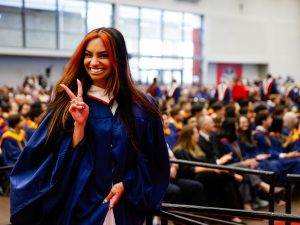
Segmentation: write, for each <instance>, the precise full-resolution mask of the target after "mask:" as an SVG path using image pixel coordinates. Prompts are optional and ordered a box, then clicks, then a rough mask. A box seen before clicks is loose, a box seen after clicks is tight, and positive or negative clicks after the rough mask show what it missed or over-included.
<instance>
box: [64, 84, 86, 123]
mask: <svg viewBox="0 0 300 225" xmlns="http://www.w3.org/2000/svg"><path fill="white" fill-rule="evenodd" d="M60 86H61V87H62V88H63V89H64V90H65V91H66V92H67V94H68V95H69V97H70V99H71V101H70V103H71V105H70V107H69V112H70V113H71V115H72V117H73V119H74V120H75V121H76V122H77V124H85V123H86V121H87V117H88V114H89V106H88V105H87V104H86V103H85V102H83V98H82V93H83V90H82V84H81V82H80V80H78V79H77V87H78V94H77V96H76V95H75V94H74V93H73V92H72V91H71V90H70V88H68V87H67V86H66V85H65V84H60Z"/></svg>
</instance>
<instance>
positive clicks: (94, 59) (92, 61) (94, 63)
mask: <svg viewBox="0 0 300 225" xmlns="http://www.w3.org/2000/svg"><path fill="white" fill-rule="evenodd" d="M98 63H99V61H98V59H97V57H92V59H91V65H97V64H98Z"/></svg>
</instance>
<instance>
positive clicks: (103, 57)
mask: <svg viewBox="0 0 300 225" xmlns="http://www.w3.org/2000/svg"><path fill="white" fill-rule="evenodd" d="M99 58H101V59H106V58H108V54H101V55H99Z"/></svg>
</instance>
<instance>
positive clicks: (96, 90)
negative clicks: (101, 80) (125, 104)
mask: <svg viewBox="0 0 300 225" xmlns="http://www.w3.org/2000/svg"><path fill="white" fill-rule="evenodd" d="M87 96H88V97H90V98H93V99H95V100H97V101H99V102H102V103H103V104H105V105H110V109H111V112H112V114H113V115H114V114H115V112H116V109H117V106H118V104H117V102H116V101H114V100H113V98H114V96H113V95H108V94H107V93H105V89H103V88H100V87H97V86H95V85H92V86H91V87H90V89H89V90H88V92H87ZM111 101H114V102H113V104H111Z"/></svg>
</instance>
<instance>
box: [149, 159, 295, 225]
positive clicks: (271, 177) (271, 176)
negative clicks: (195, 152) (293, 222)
mask: <svg viewBox="0 0 300 225" xmlns="http://www.w3.org/2000/svg"><path fill="white" fill-rule="evenodd" d="M171 163H176V164H182V165H190V166H201V167H206V168H211V169H219V170H222V171H227V172H229V173H238V174H256V175H260V176H267V177H268V178H269V180H270V191H269V212H268V213H269V214H256V212H255V211H246V210H235V209H224V208H213V207H206V206H205V207H201V206H187V205H181V207H186V208H185V210H187V209H188V213H187V212H183V208H181V209H182V210H180V211H178V208H177V210H175V211H174V210H173V211H172V209H171V208H170V207H171V206H173V207H174V206H175V205H174V204H163V208H162V211H163V212H166V211H168V213H171V214H163V215H161V214H160V213H153V214H154V215H157V216H159V215H160V216H161V217H162V218H163V219H162V221H163V222H162V224H164V223H165V222H164V221H165V219H167V220H168V219H169V220H172V221H173V222H176V218H177V217H175V216H179V218H180V220H184V219H186V221H185V224H197V223H194V220H195V219H197V220H198V221H199V220H200V221H201V222H203V221H209V222H218V223H219V224H237V223H234V222H231V221H226V220H221V219H216V218H212V215H214V213H217V214H218V215H219V216H221V215H224V216H225V214H226V213H227V214H228V215H226V216H241V215H242V216H245V217H248V218H255V219H257V218H258V217H259V216H263V218H262V219H268V220H269V225H273V224H274V219H278V220H280V219H283V218H285V217H284V216H283V215H284V214H274V187H275V173H274V172H272V171H263V170H256V169H249V168H244V167H236V166H229V165H217V164H210V163H203V162H193V161H187V160H179V159H177V160H171ZM176 206H177V207H178V206H180V205H176ZM190 207H196V208H197V207H200V208H201V209H203V210H204V209H207V211H206V212H205V213H206V214H208V215H209V214H210V215H211V216H210V217H208V216H203V215H194V214H193V213H192V212H191V209H192V208H190ZM200 208H197V209H198V213H199V209H200ZM218 209H219V210H218ZM213 210H216V211H215V212H213ZM196 213H197V212H196ZM274 215H275V217H274ZM150 217H151V216H150ZM288 218H289V217H288ZM293 218H294V217H293V216H291V218H289V219H293ZM174 219H175V221H174ZM297 219H298V218H297ZM190 220H192V222H191V221H190ZM216 220H217V221H216ZM147 221H148V222H147V223H146V224H147V225H150V224H152V220H151V219H150V218H148V220H147ZM150 221H151V222H150ZM165 224H166V223H165ZM198 224H203V223H198Z"/></svg>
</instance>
